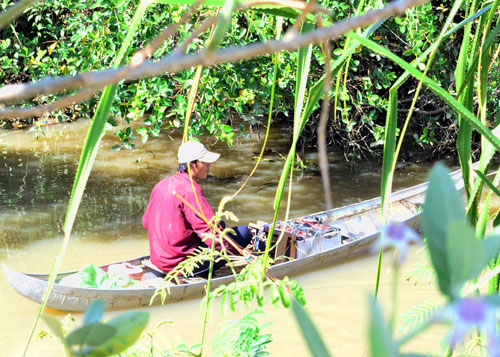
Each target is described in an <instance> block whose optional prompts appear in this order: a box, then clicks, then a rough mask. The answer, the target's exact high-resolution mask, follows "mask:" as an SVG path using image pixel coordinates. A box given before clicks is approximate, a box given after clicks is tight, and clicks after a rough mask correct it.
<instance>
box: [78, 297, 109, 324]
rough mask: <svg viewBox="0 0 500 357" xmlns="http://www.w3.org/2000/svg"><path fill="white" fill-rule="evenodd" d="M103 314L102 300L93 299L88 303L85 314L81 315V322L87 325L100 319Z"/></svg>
mask: <svg viewBox="0 0 500 357" xmlns="http://www.w3.org/2000/svg"><path fill="white" fill-rule="evenodd" d="M103 315H104V301H103V300H102V299H97V300H94V301H92V302H91V303H90V305H89V307H88V308H87V311H85V315H84V316H83V324H84V325H88V324H92V323H94V322H99V321H101V319H102V317H103Z"/></svg>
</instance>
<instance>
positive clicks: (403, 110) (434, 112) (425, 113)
mask: <svg viewBox="0 0 500 357" xmlns="http://www.w3.org/2000/svg"><path fill="white" fill-rule="evenodd" d="M447 109H448V107H441V108H438V109H435V110H421V109H414V110H413V112H414V113H417V114H423V115H434V114H439V113H443V112H445V111H446V110H447ZM409 111H410V109H398V112H401V113H408V112H409Z"/></svg>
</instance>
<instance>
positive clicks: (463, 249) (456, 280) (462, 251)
mask: <svg viewBox="0 0 500 357" xmlns="http://www.w3.org/2000/svg"><path fill="white" fill-rule="evenodd" d="M446 255H447V262H448V270H449V272H450V290H451V292H452V295H453V297H454V298H458V297H459V296H460V293H461V290H462V288H463V286H464V284H465V283H466V282H467V281H469V280H471V279H473V278H475V277H477V276H478V275H479V273H480V272H481V271H482V270H483V269H484V268H485V267H486V266H487V265H488V263H489V259H488V257H487V256H486V252H485V251H484V249H483V246H482V244H481V242H480V241H479V240H478V239H476V235H475V232H474V230H473V229H472V227H471V226H470V225H469V224H467V223H466V222H465V221H464V220H463V218H462V219H460V220H457V221H455V222H452V223H451V224H449V225H448V231H447V236H446Z"/></svg>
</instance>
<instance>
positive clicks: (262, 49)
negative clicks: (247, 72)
mask: <svg viewBox="0 0 500 357" xmlns="http://www.w3.org/2000/svg"><path fill="white" fill-rule="evenodd" d="M425 2H427V1H426V0H399V1H396V2H392V3H391V4H389V5H387V6H386V7H384V8H382V9H379V10H372V11H369V12H366V13H365V14H363V15H361V16H358V17H355V18H351V19H347V20H344V21H341V22H338V23H336V24H334V25H332V26H329V27H324V28H320V29H317V30H314V31H311V32H308V33H305V34H302V35H294V36H290V37H289V38H286V39H282V40H270V41H268V42H266V43H254V44H249V45H246V46H244V47H239V46H230V47H228V48H225V49H221V50H219V51H218V52H217V54H216V55H215V56H213V57H212V56H206V54H205V53H204V52H201V53H195V54H187V55H182V54H179V53H173V54H171V55H168V56H166V57H164V58H162V59H161V60H159V61H156V62H151V61H146V62H144V63H142V64H140V65H139V66H135V67H133V66H123V67H120V68H116V69H108V70H106V71H101V72H84V73H80V74H77V75H74V76H64V77H59V78H53V77H46V78H44V79H42V80H40V81H39V82H31V83H22V84H13V85H7V86H4V87H2V88H0V102H13V101H19V100H22V99H28V98H32V97H35V96H37V95H49V94H53V93H56V92H60V91H65V90H71V89H79V88H82V87H91V88H96V89H97V88H103V87H105V86H108V85H110V84H113V83H117V82H120V81H122V80H124V79H126V80H135V79H138V78H142V77H152V76H158V75H163V74H165V73H177V72H179V71H182V70H185V69H188V68H191V67H196V66H199V65H200V64H201V65H203V66H205V67H210V66H214V65H218V64H221V63H228V62H238V61H241V60H245V59H248V58H252V57H258V56H263V55H268V54H272V53H275V52H281V51H295V50H297V49H299V48H301V47H304V46H308V45H309V44H319V43H322V42H324V41H325V40H326V39H331V38H337V37H339V36H341V35H343V34H345V33H347V32H349V31H352V30H354V29H357V28H360V27H365V26H368V25H370V24H372V23H374V22H377V21H378V20H380V19H383V18H386V17H389V16H393V15H396V14H401V13H404V11H405V10H406V9H408V8H410V7H413V6H416V5H420V4H423V3H425Z"/></svg>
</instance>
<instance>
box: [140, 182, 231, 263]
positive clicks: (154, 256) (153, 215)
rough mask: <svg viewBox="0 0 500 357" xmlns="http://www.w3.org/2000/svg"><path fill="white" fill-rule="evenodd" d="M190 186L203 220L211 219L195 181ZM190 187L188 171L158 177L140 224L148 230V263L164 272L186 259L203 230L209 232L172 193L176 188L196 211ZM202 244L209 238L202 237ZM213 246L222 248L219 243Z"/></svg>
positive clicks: (198, 243)
mask: <svg viewBox="0 0 500 357" xmlns="http://www.w3.org/2000/svg"><path fill="white" fill-rule="evenodd" d="M193 186H194V191H195V192H196V195H197V197H198V201H199V202H200V205H201V209H202V210H203V212H204V214H205V217H206V219H207V220H210V219H211V218H212V217H213V216H214V215H215V214H214V211H213V210H212V208H211V207H210V205H209V204H208V201H207V199H206V198H205V196H204V195H203V193H202V192H201V188H200V186H199V185H198V184H197V183H196V182H195V181H194V180H193ZM193 186H192V185H191V181H190V179H189V175H188V174H187V173H177V174H176V175H173V176H169V177H167V178H165V179H163V180H161V181H160V182H158V183H157V184H156V185H155V187H154V188H153V192H152V193H151V198H150V200H149V204H148V206H147V208H146V212H145V213H144V216H143V217H142V225H143V226H144V228H146V229H147V230H148V237H149V249H150V252H151V262H152V263H153V264H154V265H156V266H157V267H158V268H160V269H161V270H163V271H165V272H169V271H170V270H172V269H173V268H174V267H175V266H176V265H177V264H178V263H180V262H181V261H183V260H185V259H186V257H187V256H188V255H189V254H191V253H192V252H193V251H194V250H195V248H196V247H198V246H199V245H200V243H201V242H202V237H203V233H209V232H211V229H210V227H209V226H208V225H207V224H206V223H205V222H204V221H203V219H201V218H200V217H198V215H196V213H194V212H193V210H192V209H190V208H189V207H188V206H187V205H186V204H185V203H183V202H182V201H181V200H180V199H179V198H178V197H176V196H175V195H174V194H173V192H174V191H175V192H176V193H177V194H178V195H180V196H181V197H182V198H184V200H186V202H188V203H189V204H191V205H192V206H193V207H194V208H195V209H196V210H199V209H200V207H199V206H198V203H197V202H196V198H195V194H194V192H193ZM204 243H205V244H207V245H208V246H209V247H210V246H211V244H212V241H211V239H205V241H204ZM215 248H216V249H218V250H220V249H221V246H220V244H219V243H218V242H216V245H215ZM226 248H229V247H226Z"/></svg>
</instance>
